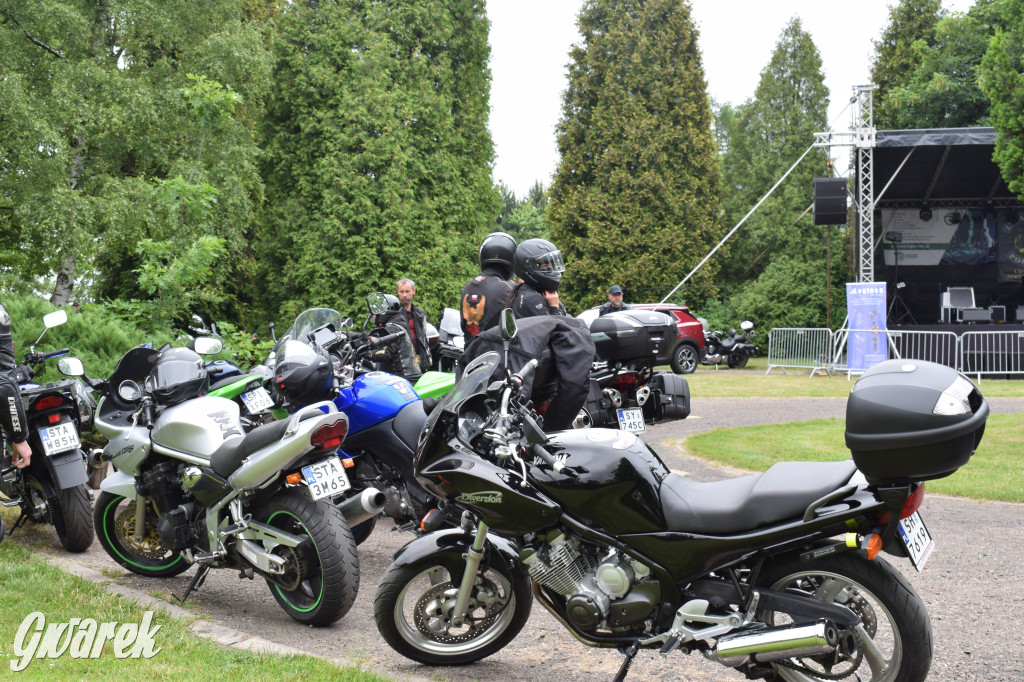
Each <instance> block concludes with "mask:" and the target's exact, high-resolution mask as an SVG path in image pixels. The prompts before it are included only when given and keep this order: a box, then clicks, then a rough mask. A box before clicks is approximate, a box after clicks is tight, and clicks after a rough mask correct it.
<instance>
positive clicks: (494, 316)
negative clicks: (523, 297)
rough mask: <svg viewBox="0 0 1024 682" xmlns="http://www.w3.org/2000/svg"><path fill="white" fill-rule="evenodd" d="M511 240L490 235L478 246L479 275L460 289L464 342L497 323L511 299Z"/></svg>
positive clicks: (513, 246)
mask: <svg viewBox="0 0 1024 682" xmlns="http://www.w3.org/2000/svg"><path fill="white" fill-rule="evenodd" d="M516 246H518V244H517V243H516V240H515V238H514V237H513V236H512V235H510V234H506V233H504V232H492V233H490V234H489V235H487V237H486V238H485V239H484V241H483V243H481V244H480V274H479V275H477V276H476V277H474V278H473V279H471V280H470V281H469V282H468V283H467V284H466V286H464V287H462V334H463V335H464V336H465V337H466V343H469V342H470V341H471V340H473V339H474V338H476V335H477V334H479V333H480V332H482V331H484V330H485V329H490V328H491V327H495V326H497V324H498V320H499V319H500V317H501V311H502V310H503V309H504V308H506V307H507V306H508V304H509V302H510V301H511V299H512V292H513V290H514V289H515V283H513V282H512V261H513V259H514V258H515V256H516Z"/></svg>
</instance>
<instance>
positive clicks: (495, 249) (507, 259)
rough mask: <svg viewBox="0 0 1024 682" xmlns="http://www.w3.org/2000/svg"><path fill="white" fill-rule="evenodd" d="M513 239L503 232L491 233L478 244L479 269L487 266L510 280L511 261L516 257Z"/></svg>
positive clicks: (515, 244)
mask: <svg viewBox="0 0 1024 682" xmlns="http://www.w3.org/2000/svg"><path fill="white" fill-rule="evenodd" d="M516 246H518V244H517V243H516V240H515V237H513V236H512V235H510V234H507V233H505V232H491V233H490V234H489V235H487V237H485V238H484V241H483V243H481V244H480V269H483V268H486V267H488V266H490V267H492V268H494V269H495V270H498V271H500V272H501V276H502V277H504V278H505V279H512V261H513V260H514V259H515V257H516Z"/></svg>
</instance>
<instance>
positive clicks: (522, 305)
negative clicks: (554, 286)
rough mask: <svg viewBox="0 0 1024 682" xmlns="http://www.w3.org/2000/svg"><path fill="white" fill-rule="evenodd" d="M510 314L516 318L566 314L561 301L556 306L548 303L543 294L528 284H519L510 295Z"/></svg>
mask: <svg viewBox="0 0 1024 682" xmlns="http://www.w3.org/2000/svg"><path fill="white" fill-rule="evenodd" d="M512 314H513V315H515V316H516V319H521V318H524V317H538V316H540V315H568V313H567V312H565V306H564V305H562V304H561V303H559V304H558V307H557V308H554V307H552V306H549V305H548V300H547V299H546V298H544V295H543V294H541V293H540V292H538V291H536V290H535V289H534V288H533V287H531V286H530V285H529V284H520V285H519V286H517V287H516V290H515V293H513V295H512Z"/></svg>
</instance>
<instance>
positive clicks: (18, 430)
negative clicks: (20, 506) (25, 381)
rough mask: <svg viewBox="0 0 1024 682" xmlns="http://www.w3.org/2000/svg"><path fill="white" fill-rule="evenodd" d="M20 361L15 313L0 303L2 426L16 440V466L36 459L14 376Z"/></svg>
mask: <svg viewBox="0 0 1024 682" xmlns="http://www.w3.org/2000/svg"><path fill="white" fill-rule="evenodd" d="M16 365H17V363H16V362H15V361H14V338H13V337H12V336H11V316H10V315H9V314H8V313H7V309H6V308H4V307H3V305H2V304H0V427H2V428H3V432H4V435H5V436H7V437H8V438H10V439H11V441H12V443H13V448H14V466H15V467H17V468H18V469H24V468H25V467H27V466H28V465H29V463H30V462H31V461H32V448H30V447H29V444H28V421H27V419H26V417H25V408H24V406H23V405H22V404H21V388H20V387H19V386H18V382H17V380H16V379H15V377H14V368H15V367H16Z"/></svg>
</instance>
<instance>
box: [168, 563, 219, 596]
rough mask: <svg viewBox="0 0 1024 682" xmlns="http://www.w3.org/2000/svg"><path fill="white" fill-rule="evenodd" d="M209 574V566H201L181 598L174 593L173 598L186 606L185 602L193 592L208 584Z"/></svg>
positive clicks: (172, 593)
mask: <svg viewBox="0 0 1024 682" xmlns="http://www.w3.org/2000/svg"><path fill="white" fill-rule="evenodd" d="M209 572H210V567H209V566H207V565H206V564H203V565H201V566H200V567H199V570H198V571H196V574H195V575H194V576H192V580H191V582H189V584H188V587H186V588H185V591H184V592H183V593H182V594H181V596H180V597H179V596H178V595H177V594H175V593H174V592H171V596H172V597H174V598H175V599H177V600H178V603H179V604H184V603H185V600H186V599H188V595H190V594H192V590H198V589H199V588H200V587H202V586H203V583H204V582H206V574H207V573H209Z"/></svg>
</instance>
